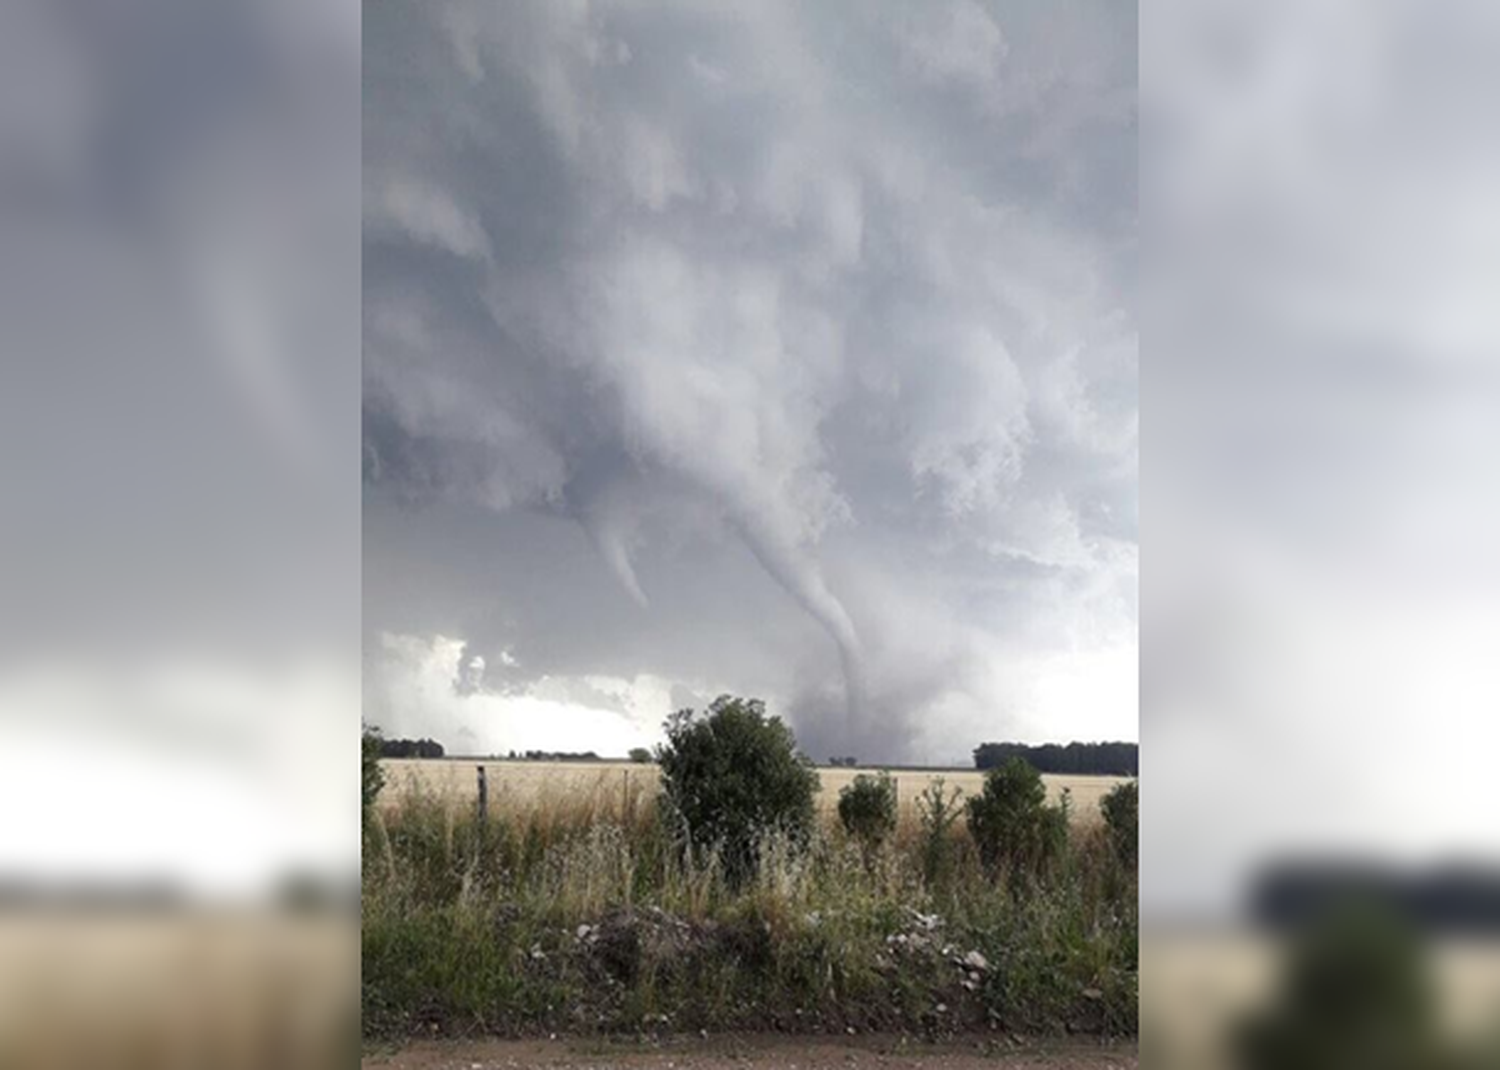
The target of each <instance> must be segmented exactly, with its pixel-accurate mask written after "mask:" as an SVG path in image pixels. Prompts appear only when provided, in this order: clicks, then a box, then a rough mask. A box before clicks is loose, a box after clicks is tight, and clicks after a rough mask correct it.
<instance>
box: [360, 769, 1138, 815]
mask: <svg viewBox="0 0 1500 1070" xmlns="http://www.w3.org/2000/svg"><path fill="white" fill-rule="evenodd" d="M380 764H381V768H382V769H384V770H385V774H386V789H385V790H384V791H383V792H382V793H381V797H380V798H381V803H382V804H383V805H385V806H387V807H390V806H395V805H398V804H399V803H400V801H401V798H402V797H403V796H404V795H407V794H409V793H410V792H412V791H413V790H415V791H418V792H423V793H430V794H434V795H437V796H439V797H443V798H446V799H449V800H451V801H452V802H453V803H455V804H460V805H465V806H472V805H473V804H474V800H475V798H476V797H477V795H478V790H479V789H478V770H477V767H478V766H481V765H482V766H484V770H485V779H486V782H487V784H488V792H489V801H490V805H491V806H507V805H508V806H517V805H518V804H519V805H520V806H521V807H522V808H527V807H531V806H537V805H543V804H546V803H549V802H557V803H570V804H574V805H576V804H577V803H579V802H580V801H581V800H594V801H595V802H597V803H599V804H602V805H605V806H610V807H613V805H615V804H616V803H617V801H618V800H622V799H624V800H628V801H629V803H630V804H633V803H634V802H635V801H639V800H641V799H643V798H646V797H649V796H651V795H654V794H655V790H656V784H657V772H656V766H654V765H645V764H637V763H634V762H620V761H602V762H528V761H505V760H499V761H496V760H492V759H491V760H479V759H463V758H437V759H426V758H387V759H385V760H383V761H382V762H381V763H380ZM876 771H877V770H874V769H847V768H843V767H834V766H819V767H818V776H819V778H820V780H821V782H822V790H821V791H820V792H819V793H818V800H819V805H820V806H821V807H822V808H823V809H824V811H825V812H832V811H833V810H834V808H835V807H837V806H838V798H839V792H840V791H841V790H842V789H843V788H844V786H845V785H847V784H848V783H850V782H851V781H852V780H853V779H854V778H855V777H856V776H858V775H859V774H861V773H874V772H876ZM891 776H892V777H893V778H894V779H895V781H896V794H897V798H898V800H899V801H900V805H901V809H902V811H903V813H914V812H915V804H916V800H917V796H918V795H920V794H921V793H922V792H923V791H924V790H925V789H926V788H927V786H928V785H929V784H931V783H932V782H933V781H934V780H937V779H939V778H941V779H942V780H943V782H944V784H945V786H946V788H947V789H948V790H949V791H951V790H952V789H953V788H957V789H959V791H960V792H962V793H963V794H964V795H969V794H972V793H975V792H977V791H979V790H980V788H981V786H982V785H983V783H984V774H983V773H981V772H979V771H978V770H974V769H951V770H927V769H921V770H916V769H905V770H892V771H891ZM1042 781H1043V783H1044V784H1046V786H1047V794H1048V797H1049V798H1050V799H1053V800H1056V799H1058V798H1059V797H1060V796H1061V795H1062V792H1063V791H1064V790H1067V791H1068V792H1069V793H1070V794H1071V796H1072V800H1073V813H1074V818H1075V820H1077V821H1080V822H1085V821H1093V820H1097V819H1099V800H1100V799H1101V798H1103V796H1104V795H1105V793H1107V792H1108V791H1109V790H1110V789H1111V788H1113V787H1114V786H1115V785H1116V784H1118V783H1121V782H1122V778H1119V777H1103V776H1052V775H1045V776H1043V777H1042Z"/></svg>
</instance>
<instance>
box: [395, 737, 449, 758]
mask: <svg viewBox="0 0 1500 1070" xmlns="http://www.w3.org/2000/svg"><path fill="white" fill-rule="evenodd" d="M380 756H381V757H382V758H441V757H442V756H443V745H442V744H441V743H439V742H437V741H436V740H433V739H382V740H381V741H380Z"/></svg>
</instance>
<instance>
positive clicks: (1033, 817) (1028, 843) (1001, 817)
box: [968, 758, 1068, 880]
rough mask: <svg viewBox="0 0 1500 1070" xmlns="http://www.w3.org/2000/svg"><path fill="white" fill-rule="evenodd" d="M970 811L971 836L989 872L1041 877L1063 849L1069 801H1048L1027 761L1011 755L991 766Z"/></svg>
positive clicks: (1039, 781)
mask: <svg viewBox="0 0 1500 1070" xmlns="http://www.w3.org/2000/svg"><path fill="white" fill-rule="evenodd" d="M968 811H969V834H970V835H971V836H973V837H974V845H975V846H976V847H977V848H978V849H979V857H980V859H981V860H982V861H983V862H984V864H985V866H986V868H988V869H989V870H990V871H991V872H992V873H999V872H1001V871H1004V872H1005V873H1007V874H1009V875H1010V876H1011V877H1013V878H1020V879H1022V880H1026V879H1031V878H1037V877H1041V876H1043V875H1045V874H1046V873H1047V872H1048V871H1049V870H1050V869H1051V867H1052V865H1053V864H1054V863H1055V862H1056V861H1058V859H1060V858H1061V857H1062V854H1063V852H1064V851H1065V850H1066V849H1067V844H1068V808H1067V805H1066V804H1064V805H1062V806H1048V805H1047V789H1046V786H1045V785H1043V784H1042V774H1041V773H1038V772H1037V771H1036V769H1035V768H1033V767H1032V766H1031V765H1030V763H1028V762H1027V761H1025V759H1022V758H1011V759H1010V760H1009V761H1007V762H1006V763H1005V764H1004V765H1002V766H1000V767H999V768H998V769H992V770H990V772H989V773H988V774H987V775H986V776H985V780H984V791H983V792H982V793H981V794H979V795H977V796H975V797H974V798H972V799H970V800H969V805H968Z"/></svg>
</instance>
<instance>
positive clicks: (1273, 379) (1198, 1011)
mask: <svg viewBox="0 0 1500 1070" xmlns="http://www.w3.org/2000/svg"><path fill="white" fill-rule="evenodd" d="M1497 48H1500V9H1497V8H1496V7H1495V6H1494V5H1492V4H1482V3H1464V2H1456V3H1448V2H1442V3H1399V2H1397V3H1388V2H1380V3H1343V2H1337V0H1319V2H1296V3H1278V2H1272V3H1253V4H1252V3H1236V2H1214V3H1206V4H1205V3H1180V2H1173V0H1147V2H1145V3H1143V4H1142V18H1141V36H1140V50H1141V51H1140V55H1141V64H1140V66H1141V72H1142V74H1141V91H1142V115H1143V118H1142V129H1141V144H1142V153H1141V160H1142V164H1141V167H1142V180H1143V181H1142V194H1141V201H1142V203H1141V211H1142V216H1143V224H1142V225H1143V228H1144V238H1145V240H1144V244H1145V246H1146V248H1147V249H1148V250H1150V251H1149V252H1148V254H1147V256H1146V257H1145V258H1144V262H1143V265H1142V273H1141V284H1142V286H1143V307H1144V308H1146V309H1147V310H1148V312H1147V314H1146V316H1145V317H1144V318H1145V320H1146V322H1147V327H1146V328H1145V330H1144V331H1143V339H1144V345H1145V352H1146V354H1147V357H1146V359H1145V360H1144V362H1143V365H1144V369H1145V372H1144V379H1143V387H1144V392H1145V397H1146V399H1147V400H1146V404H1145V406H1144V407H1145V409H1146V410H1147V415H1146V417H1145V442H1146V446H1145V453H1146V459H1145V468H1146V470H1147V471H1148V472H1149V473H1150V474H1149V476H1148V479H1147V481H1146V482H1147V491H1146V495H1145V499H1146V501H1145V506H1144V509H1143V515H1144V516H1145V517H1146V518H1147V519H1146V530H1145V532H1144V533H1143V535H1142V539H1143V542H1144V544H1145V546H1146V547H1147V549H1146V554H1145V556H1146V559H1147V564H1146V568H1145V576H1146V577H1147V579H1146V582H1145V588H1144V592H1143V593H1144V595H1145V597H1144V599H1143V607H1144V608H1143V636H1142V666H1141V668H1142V685H1141V686H1142V703H1141V710H1142V713H1141V722H1142V723H1141V738H1142V743H1143V761H1142V764H1143V766H1144V767H1145V768H1144V770H1143V773H1144V784H1145V786H1144V791H1143V805H1144V810H1145V813H1144V825H1143V828H1144V832H1143V833H1142V844H1141V850H1142V861H1141V868H1142V878H1141V879H1142V883H1141V908H1142V913H1143V920H1144V923H1145V925H1146V926H1147V929H1148V931H1147V935H1146V938H1145V940H1144V942H1143V950H1142V997H1141V998H1142V1014H1143V1027H1142V1029H1143V1042H1144V1046H1145V1047H1146V1048H1147V1049H1148V1050H1152V1049H1154V1054H1151V1055H1148V1060H1149V1061H1150V1064H1151V1065H1157V1064H1161V1065H1182V1066H1197V1065H1209V1064H1210V1062H1218V1063H1220V1064H1222V1063H1223V1062H1224V1061H1225V1060H1229V1059H1231V1058H1237V1059H1238V1060H1239V1062H1238V1063H1236V1065H1252V1066H1258V1065H1278V1066H1314V1065H1316V1066H1332V1065H1350V1066H1353V1065H1377V1062H1374V1061H1369V1050H1370V1049H1369V1048H1368V1047H1367V1048H1364V1049H1362V1048H1361V1047H1360V1045H1361V1044H1368V1043H1370V1042H1369V1039H1368V1038H1369V1037H1370V1036H1372V1035H1379V1037H1380V1038H1381V1040H1380V1043H1379V1044H1377V1045H1376V1046H1378V1047H1381V1048H1382V1050H1385V1051H1387V1052H1388V1053H1393V1054H1388V1055H1386V1056H1382V1058H1383V1059H1384V1060H1385V1061H1382V1062H1379V1063H1378V1065H1391V1066H1395V1065H1403V1066H1405V1065H1412V1066H1417V1065H1443V1063H1442V1061H1441V1060H1442V1059H1447V1058H1450V1057H1452V1058H1457V1057H1458V1056H1457V1055H1454V1054H1453V1053H1452V1051H1450V1050H1449V1049H1446V1048H1444V1049H1442V1054H1441V1056H1439V1054H1436V1053H1437V1052H1438V1050H1439V1049H1438V1048H1437V1047H1433V1046H1432V1045H1433V1044H1438V1043H1439V1042H1438V1041H1436V1040H1431V1038H1430V1037H1428V1039H1421V1040H1420V1042H1419V1040H1411V1043H1410V1045H1408V1046H1407V1047H1401V1045H1400V1044H1398V1043H1397V1042H1396V1041H1395V1040H1393V1039H1392V1037H1393V1036H1394V1035H1395V1033H1398V1032H1401V1030H1405V1035H1407V1036H1408V1037H1409V1038H1414V1037H1419V1034H1420V1035H1421V1036H1427V1033H1428V1032H1431V1033H1433V1034H1434V1035H1436V1034H1441V1038H1442V1039H1441V1043H1442V1044H1449V1043H1450V1042H1451V1044H1453V1045H1461V1046H1462V1047H1463V1050H1464V1051H1465V1052H1467V1055H1465V1056H1464V1057H1466V1058H1473V1059H1478V1060H1481V1061H1485V1060H1486V1055H1485V1054H1484V1050H1483V1048H1481V1047H1479V1045H1480V1044H1481V1040H1480V1034H1482V1033H1483V1032H1484V1029H1485V1027H1486V1026H1488V1025H1492V1023H1494V1022H1495V1021H1500V983H1497V977H1500V952H1497V947H1500V944H1497V941H1496V939H1495V936H1494V933H1493V925H1492V924H1488V923H1486V921H1485V918H1487V917H1489V918H1493V909H1494V905H1495V903H1496V901H1497V884H1496V881H1495V878H1494V868H1493V867H1494V866H1495V864H1496V862H1497V861H1500V823H1497V821H1496V815H1497V814H1500V805H1497V804H1500V778H1497V777H1496V775H1495V767H1494V763H1495V754H1496V752H1497V746H1496V744H1497V742H1500V727H1497V724H1500V722H1497V721H1496V718H1495V711H1496V709H1497V708H1500V659H1497V658H1496V657H1495V651H1496V649H1497V640H1500V599H1497V594H1500V590H1497V586H1500V585H1497V579H1500V575H1497V573H1500V568H1497V564H1500V562H1497V557H1496V547H1497V546H1500V540H1497V535H1500V475H1497V470H1496V465H1495V459H1496V457H1497V456H1500V361H1497V359H1496V357H1497V353H1496V342H1497V340H1500V303H1497V302H1496V300H1495V293H1496V285H1497V283H1500V201H1497V196H1496V191H1497V189H1500V185H1497V178H1500V140H1497V128H1496V125H1495V123H1494V121H1493V101H1494V100H1495V99H1496V91H1497V89H1500V85H1497V72H1500V67H1497V66H1496V64H1495V62H1494V58H1495V56H1496V55H1497ZM1455 889H1457V890H1456V891H1455ZM1355 901H1359V902H1364V903H1366V904H1367V906H1368V904H1371V903H1373V904H1374V906H1371V907H1369V913H1370V914H1371V915H1374V916H1378V919H1379V920H1377V921H1371V920H1370V917H1369V916H1366V915H1361V914H1359V913H1358V912H1357V911H1356V910H1355V908H1354V907H1353V906H1352V905H1347V904H1351V903H1353V902H1355ZM1341 903H1342V904H1346V905H1345V906H1337V904H1341ZM1351 918H1353V919H1354V920H1352V921H1351V920H1350V919H1351ZM1361 918H1363V920H1360V919H1361ZM1330 933H1332V934H1333V935H1332V936H1330V935H1329V934H1330ZM1403 940H1406V941H1414V943H1406V944H1403V943H1402V941H1403ZM1319 941H1322V942H1321V943H1320V942H1319ZM1330 948H1331V949H1332V950H1329V949H1330ZM1381 948H1387V949H1389V948H1395V950H1394V951H1392V952H1391V953H1390V954H1388V955H1383V952H1382V951H1381V950H1380V949H1381ZM1309 949H1312V950H1309ZM1288 950H1290V951H1292V955H1291V957H1290V958H1288V957H1287V955H1286V954H1285V952H1287V951H1288ZM1299 954H1305V955H1310V956H1312V957H1313V960H1314V964H1313V965H1312V966H1307V965H1306V964H1305V963H1304V964H1303V966H1297V965H1296V964H1297V963H1298V962H1299V961H1300V960H1299V959H1298V958H1297V955H1299ZM1319 954H1322V955H1324V956H1325V957H1327V956H1330V955H1331V956H1332V957H1333V958H1334V959H1338V958H1339V956H1343V958H1342V960H1341V961H1344V962H1346V963H1349V962H1352V963H1354V964H1355V965H1354V967H1353V968H1352V970H1345V971H1344V972H1342V973H1341V972H1340V971H1339V969H1333V968H1327V969H1325V968H1324V967H1323V966H1319V965H1317V962H1318V961H1321V960H1317V955H1319ZM1382 956H1383V957H1382ZM1361 964H1362V965H1361ZM1325 965H1326V964H1325ZM1298 969H1302V970H1303V973H1304V974H1306V973H1307V972H1308V971H1311V974H1312V975H1314V976H1315V977H1317V978H1318V980H1317V981H1316V982H1315V983H1303V982H1301V981H1298V980H1297V978H1298V977H1299V976H1302V975H1301V974H1298V973H1297V970H1298ZM1283 970H1290V971H1291V972H1290V973H1283V972H1282V971H1283ZM1319 970H1322V972H1321V973H1320V972H1319ZM1402 970H1405V971H1406V974H1405V976H1406V977H1407V979H1408V982H1409V986H1408V988H1407V989H1405V990H1404V992H1405V995H1401V996H1394V995H1392V994H1391V992H1392V991H1394V988H1393V989H1391V990H1389V991H1384V992H1382V991H1377V990H1376V989H1374V988H1369V989H1361V988H1360V987H1359V985H1358V984H1356V983H1354V980H1352V979H1355V978H1369V977H1372V976H1378V975H1382V971H1386V973H1392V972H1394V973H1396V974H1399V973H1401V971H1402ZM1419 976H1420V977H1425V978H1426V981H1427V983H1430V985H1431V990H1430V992H1429V993H1428V995H1430V997H1431V1000H1432V1003H1433V1006H1432V1007H1430V1008H1429V1010H1430V1012H1431V1014H1430V1017H1423V1015H1424V1014H1425V1013H1426V1012H1422V1013H1418V1012H1416V1011H1412V1012H1411V1013H1410V1014H1407V1013H1406V1011H1402V1012H1400V1013H1397V1012H1396V1011H1395V1010H1393V1009H1392V1008H1393V1007H1397V1006H1401V1007H1408V1008H1410V1007H1415V1006H1417V1005H1418V1004H1419V1003H1420V1002H1421V1000H1419V999H1417V997H1416V996H1415V995H1414V994H1413V993H1414V992H1415V991H1416V988H1420V985H1419V983H1418V981H1419ZM1304 980H1305V978H1304ZM1411 986H1415V987H1411ZM1395 987H1400V986H1399V985H1398V986H1395ZM1407 997H1410V998H1407ZM1278 998H1279V999H1282V1000H1283V1001H1284V1004H1283V1005H1282V1006H1281V1009H1280V1010H1278V1011H1272V1010H1267V1009H1266V1008H1267V1007H1268V1006H1275V1004H1274V1000H1275V999H1278ZM1320 999H1326V1000H1329V1001H1331V1002H1328V1003H1318V1002H1317V1001H1318V1000H1320ZM1383 1000H1384V1001H1385V1002H1382V1001H1383ZM1268 1001H1270V1002H1268ZM1334 1004H1337V1005H1340V1006H1346V1007H1347V1006H1352V1005H1354V1004H1359V1005H1361V1006H1363V1007H1365V1009H1366V1011H1369V1009H1370V1008H1374V1009H1375V1010H1374V1013H1370V1014H1367V1016H1366V1017H1365V1018H1363V1019H1356V1018H1348V1019H1347V1020H1346V1019H1343V1018H1340V1017H1339V1014H1338V1013H1337V1012H1335V1011H1333V1010H1330V1009H1329V1007H1330V1006H1332V1005H1334ZM1253 1007H1259V1008H1260V1010H1259V1011H1256V1012H1254V1013H1260V1014H1268V1015H1271V1016H1272V1017H1273V1018H1276V1015H1280V1017H1279V1018H1276V1021H1277V1022H1279V1025H1276V1026H1275V1027H1274V1028H1273V1027H1272V1026H1265V1028H1264V1029H1263V1030H1262V1032H1263V1033H1266V1034H1267V1035H1269V1034H1276V1035H1277V1036H1279V1037H1281V1039H1280V1040H1278V1041H1276V1042H1275V1043H1271V1042H1269V1041H1266V1042H1264V1043H1261V1046H1260V1047H1259V1048H1256V1047H1255V1046H1254V1045H1251V1047H1250V1048H1247V1049H1240V1048H1237V1047H1235V1045H1234V1044H1233V1043H1231V1037H1232V1035H1233V1034H1234V1027H1233V1026H1232V1025H1231V1023H1232V1022H1234V1021H1238V1020H1239V1019H1241V1018H1243V1017H1244V1016H1245V1015H1248V1014H1251V1013H1252V1011H1251V1008H1253ZM1299 1015H1301V1016H1302V1017H1303V1018H1307V1019H1309V1020H1312V1021H1321V1022H1322V1023H1324V1025H1325V1027H1326V1028H1325V1033H1327V1034H1330V1035H1333V1036H1334V1037H1335V1040H1328V1037H1327V1036H1324V1037H1323V1038H1322V1039H1319V1038H1318V1037H1315V1036H1313V1034H1312V1033H1309V1032H1306V1031H1304V1032H1301V1033H1299V1032H1298V1029H1300V1028H1302V1027H1301V1026H1300V1025H1297V1024H1296V1022H1295V1021H1294V1020H1296V1019H1298V1016H1299ZM1403 1015H1405V1016H1404V1017H1403ZM1380 1022H1385V1023H1387V1024H1386V1025H1377V1024H1372V1023H1380ZM1393 1022H1395V1023H1405V1024H1400V1025H1390V1024H1389V1023H1393ZM1304 1024H1305V1023H1304ZM1277 1030H1280V1033H1278V1032H1277ZM1382 1030H1384V1031H1385V1032H1381V1031H1382ZM1288 1038H1292V1039H1288ZM1337 1038H1342V1039H1337ZM1361 1038H1364V1039H1361ZM1429 1041H1430V1043H1429ZM1402 1043H1405V1042H1404V1041H1403V1042H1402ZM1278 1044H1280V1045H1282V1046H1281V1047H1278V1046H1277V1045H1278ZM1320 1044H1322V1045H1324V1046H1323V1047H1319V1045H1320ZM1298 1045H1300V1047H1298ZM1329 1045H1331V1046H1329ZM1424 1045H1425V1046H1424ZM1494 1050H1495V1049H1490V1051H1491V1053H1493V1051H1494ZM1236 1052H1237V1053H1238V1054H1237V1055H1235V1054H1234V1053H1236ZM1309 1053H1311V1054H1309ZM1494 1064H1495V1060H1494V1059H1493V1057H1492V1055H1491V1057H1490V1058H1489V1059H1488V1061H1487V1063H1486V1065H1494Z"/></svg>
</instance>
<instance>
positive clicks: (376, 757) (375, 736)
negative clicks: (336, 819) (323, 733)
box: [360, 725, 385, 817]
mask: <svg viewBox="0 0 1500 1070" xmlns="http://www.w3.org/2000/svg"><path fill="white" fill-rule="evenodd" d="M362 728H363V738H362V739H361V747H360V758H361V765H362V767H363V769H362V773H363V784H362V785H361V799H362V803H361V813H362V814H363V815H364V816H365V817H368V816H369V813H370V807H372V806H374V805H375V799H376V797H377V796H379V795H380V789H381V788H383V787H385V772H384V771H383V770H382V769H381V768H380V752H381V748H382V747H383V746H384V740H382V739H381V738H380V729H378V728H371V727H369V726H368V725H364V726H362Z"/></svg>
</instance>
